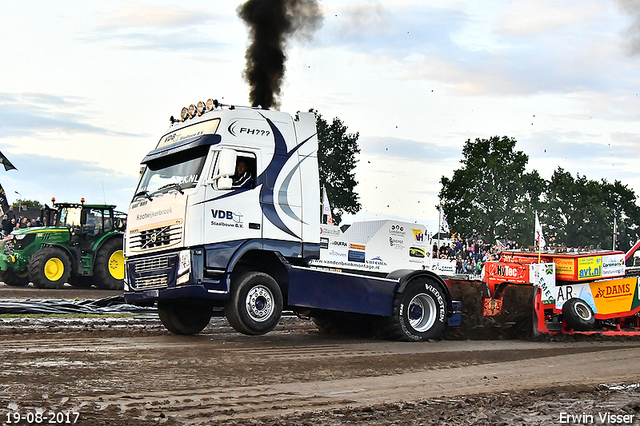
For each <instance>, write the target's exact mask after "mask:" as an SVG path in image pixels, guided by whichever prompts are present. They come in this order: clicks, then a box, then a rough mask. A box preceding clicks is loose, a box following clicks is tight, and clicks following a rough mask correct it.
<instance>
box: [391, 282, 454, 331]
mask: <svg viewBox="0 0 640 426" xmlns="http://www.w3.org/2000/svg"><path fill="white" fill-rule="evenodd" d="M446 314H447V311H446V305H445V296H444V294H443V292H442V290H441V289H440V287H439V286H438V285H435V284H434V283H433V282H432V281H430V280H425V279H418V280H414V281H412V282H411V283H409V285H407V287H406V288H405V290H404V291H403V292H402V293H398V294H396V296H395V298H394V300H393V307H392V311H391V316H390V317H384V318H383V319H382V330H381V331H382V335H383V337H384V338H386V339H390V340H405V341H416V342H420V341H425V340H431V339H436V340H437V339H440V338H441V337H442V333H443V331H444V327H445V321H446Z"/></svg>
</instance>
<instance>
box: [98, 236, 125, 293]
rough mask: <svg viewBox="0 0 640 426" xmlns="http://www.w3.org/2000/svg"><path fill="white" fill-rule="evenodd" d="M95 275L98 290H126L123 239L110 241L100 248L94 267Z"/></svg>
mask: <svg viewBox="0 0 640 426" xmlns="http://www.w3.org/2000/svg"><path fill="white" fill-rule="evenodd" d="M93 275H94V277H95V278H96V279H95V284H96V287H98V288H101V289H103V290H122V289H123V288H124V255H123V252H122V240H121V239H119V238H114V239H112V240H109V241H107V242H106V243H105V245H104V246H102V247H101V248H100V250H99V251H98V255H97V256H96V264H95V266H94V267H93Z"/></svg>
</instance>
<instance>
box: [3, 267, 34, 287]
mask: <svg viewBox="0 0 640 426" xmlns="http://www.w3.org/2000/svg"><path fill="white" fill-rule="evenodd" d="M2 280H3V282H4V283H5V284H6V285H10V286H12V287H24V286H25V285H27V284H29V272H28V271H12V270H7V271H5V272H4V273H3V274H2Z"/></svg>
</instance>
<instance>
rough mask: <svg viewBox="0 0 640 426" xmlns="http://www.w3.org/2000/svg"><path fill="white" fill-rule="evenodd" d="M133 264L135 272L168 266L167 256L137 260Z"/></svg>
mask: <svg viewBox="0 0 640 426" xmlns="http://www.w3.org/2000/svg"><path fill="white" fill-rule="evenodd" d="M134 266H135V270H136V273H142V272H147V271H153V270H154V269H166V268H168V267H169V256H164V257H152V258H149V259H142V260H137V261H136V262H135V263H134Z"/></svg>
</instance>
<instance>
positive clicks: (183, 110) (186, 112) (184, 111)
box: [180, 107, 189, 121]
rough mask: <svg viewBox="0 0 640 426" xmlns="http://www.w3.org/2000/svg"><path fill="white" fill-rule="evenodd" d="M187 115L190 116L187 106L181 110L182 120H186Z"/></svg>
mask: <svg viewBox="0 0 640 426" xmlns="http://www.w3.org/2000/svg"><path fill="white" fill-rule="evenodd" d="M187 117H189V110H187V108H186V107H185V108H182V111H180V118H181V119H182V121H186V120H187Z"/></svg>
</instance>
